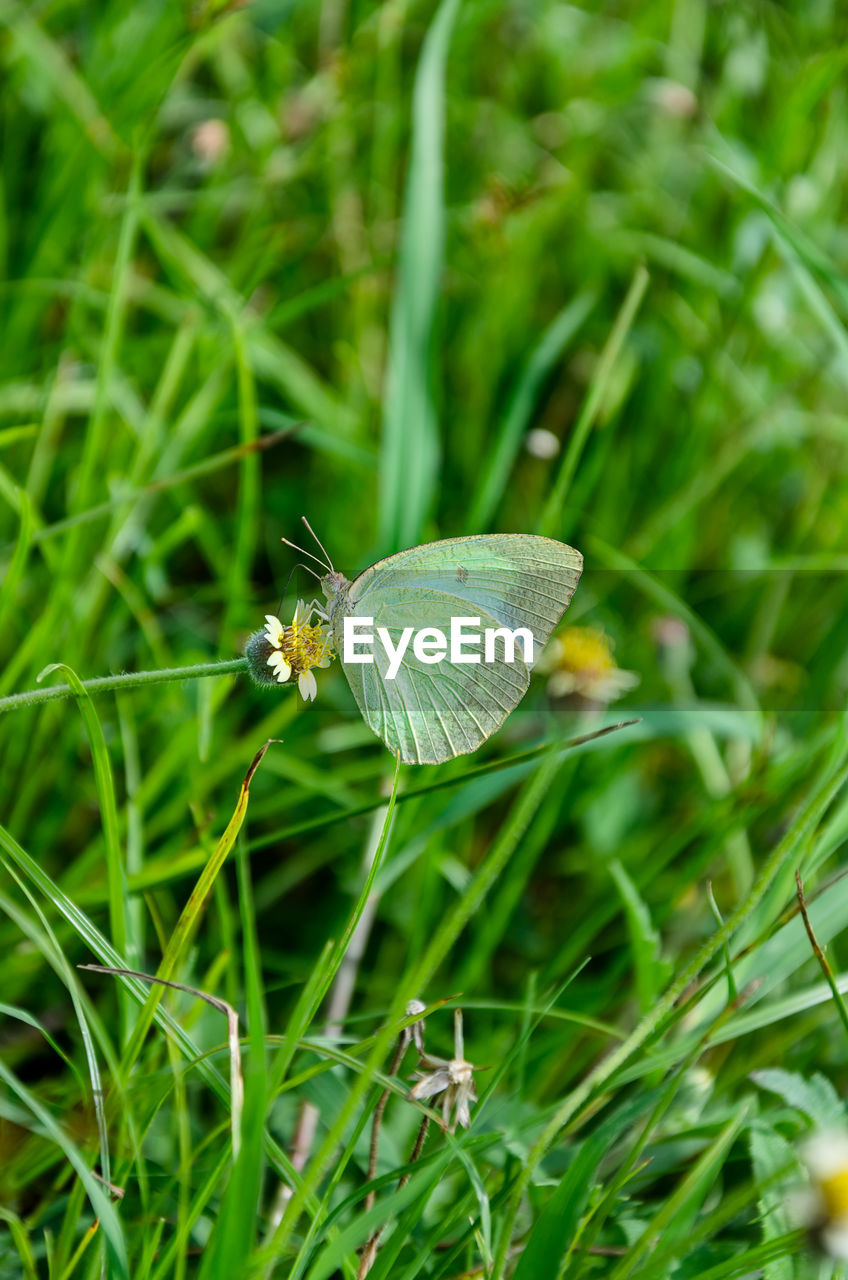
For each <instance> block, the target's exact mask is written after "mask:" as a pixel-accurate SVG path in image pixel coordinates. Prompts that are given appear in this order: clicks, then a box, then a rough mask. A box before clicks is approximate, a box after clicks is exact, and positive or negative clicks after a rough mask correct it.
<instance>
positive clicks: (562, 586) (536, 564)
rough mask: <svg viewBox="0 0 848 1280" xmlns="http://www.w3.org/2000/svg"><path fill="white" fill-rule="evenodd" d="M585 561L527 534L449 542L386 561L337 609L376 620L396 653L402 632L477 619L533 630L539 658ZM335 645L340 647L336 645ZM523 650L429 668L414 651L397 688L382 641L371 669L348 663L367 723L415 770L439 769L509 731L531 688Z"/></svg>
mask: <svg viewBox="0 0 848 1280" xmlns="http://www.w3.org/2000/svg"><path fill="white" fill-rule="evenodd" d="M581 567H582V557H581V556H580V553H579V552H578V551H575V550H574V549H573V548H572V547H568V546H565V544H564V543H561V542H555V541H553V540H552V539H550V538H538V537H534V536H532V535H529V534H524V535H521V534H488V535H481V536H479V537H471V538H449V539H446V540H444V541H442V542H432V543H428V544H426V545H425V546H421V547H413V548H411V549H410V550H408V551H400V552H398V553H397V554H396V555H392V556H388V557H386V559H384V560H380V561H378V562H377V564H374V565H372V566H371V568H370V569H366V570H365V572H364V573H361V574H360V575H359V577H358V578H356V579H354V581H353V582H352V583H350V584H349V586H348V587H347V588H346V589H345V592H344V593H343V595H342V596H340V598H339V601H338V604H337V606H336V615H338V614H339V613H341V614H343V615H344V614H346V615H348V616H357V617H373V618H374V628H375V630H376V628H377V627H385V628H386V630H387V631H388V632H389V634H390V636H391V638H392V641H393V643H394V644H395V645H397V643H398V641H399V639H400V635H401V632H402V631H403V629H404V628H405V627H412V628H414V630H415V631H416V632H417V631H418V630H419V629H421V628H424V627H428V628H429V627H434V628H438V629H439V630H440V631H442V632H444V634H445V635H446V636H449V635H450V630H451V618H453V617H475V618H476V617H479V618H480V628H481V630H485V629H486V628H489V627H492V628H500V627H502V628H507V629H509V630H511V631H513V630H516V629H517V628H519V627H526V628H528V629H529V630H530V631H531V632H532V634H533V639H534V650H535V652H536V653H538V652H539V651H540V650H541V648H542V646H543V645H544V644H545V642H546V641H547V639H548V637H549V636H550V634H551V631H552V630H553V628H554V627H555V626H556V624H557V622H558V621H559V619H560V617H561V616H562V614H563V613H564V612H565V610H566V608H567V607H568V604H569V601H570V600H571V596H572V594H573V592H574V588H575V587H576V585H577V581H578V578H579V577H580V571H581ZM337 647H339V646H338V645H337ZM521 652H522V650H521V646H520V645H518V646H517V649H516V653H515V660H514V661H513V662H507V661H506V658H505V652H504V645H503V641H502V640H498V641H497V642H496V648H495V660H494V661H492V662H480V663H474V664H467V665H465V664H463V665H458V664H455V663H451V662H450V661H449V660H448V659H447V658H446V659H445V660H444V661H442V662H441V663H439V664H427V663H424V662H421V661H420V660H419V659H418V658H416V656H415V654H414V653H413V650H412V645H411V644H410V645H409V647H408V648H407V650H406V653H405V654H404V658H403V662H402V664H401V666H400V669H399V670H398V673H397V676H396V677H395V679H394V680H390V679H388V675H387V672H388V667H389V658H388V656H387V655H386V653H385V650H384V648H383V646H382V645H381V644H380V643H379V641H377V642H375V644H374V646H373V655H374V662H373V664H370V665H366V664H362V665H360V664H353V663H345V662H343V663H342V665H343V667H344V671H345V675H346V676H347V679H348V682H349V684H350V686H351V689H352V690H353V694H354V697H355V698H356V701H357V703H358V705H359V709H360V711H361V712H362V715H363V718H364V720H365V722H366V724H368V725H369V726H370V728H371V729H373V731H374V732H375V733H376V734H377V735H378V736H379V737H380V738H382V739H383V741H384V742H385V743H386V745H387V746H388V747H389V748H390V750H392V751H399V752H400V755H401V759H402V760H404V761H405V762H407V763H411V764H438V763H440V762H441V761H443V760H450V759H452V758H453V757H454V756H458V755H464V754H466V753H468V752H471V751H475V750H476V749H477V747H479V746H480V744H481V743H482V742H485V740H486V739H487V738H488V737H490V736H491V735H492V734H493V733H494V732H495V730H496V729H498V728H499V727H500V725H501V724H503V721H504V720H505V719H506V717H507V716H508V715H509V713H510V711H512V710H513V708H514V707H515V706H516V705H517V704H518V702H519V701H520V700H521V698H522V697H523V695H524V693H525V692H526V690H527V686H528V684H529V682H530V672H529V669H528V667H527V665H526V664H525V663H524V662H523V660H522V657H521Z"/></svg>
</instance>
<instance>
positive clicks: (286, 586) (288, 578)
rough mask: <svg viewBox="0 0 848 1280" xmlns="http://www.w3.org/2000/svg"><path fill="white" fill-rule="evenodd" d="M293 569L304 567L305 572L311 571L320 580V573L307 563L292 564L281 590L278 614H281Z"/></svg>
mask: <svg viewBox="0 0 848 1280" xmlns="http://www.w3.org/2000/svg"><path fill="white" fill-rule="evenodd" d="M295 569H305V570H306V572H307V573H311V574H312V576H313V578H317V579H318V581H319V582H320V581H321V575H320V573H316V572H315V570H314V569H311V568H310V567H309V565H308V564H296V565H293V566H292V568H291V569H290V570H289V576H288V577H287V578H286V585H285V588H284V590H283V595H282V599H281V600H280V610H279V611H280V614H282V611H283V607H284V605H285V603H286V596H287V595H288V593H289V585H290V583H291V580H292V574H293V573H294V571H295Z"/></svg>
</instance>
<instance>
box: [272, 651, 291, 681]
mask: <svg viewBox="0 0 848 1280" xmlns="http://www.w3.org/2000/svg"><path fill="white" fill-rule="evenodd" d="M268 666H269V667H273V669H274V674H275V675H276V677H277V680H278V682H279V683H280V684H285V683H286V681H287V680H288V678H289V676H290V675H291V667H290V666H289V664H288V663H287V662H286V660H285V658H284V657H283V655H282V654H281V653H280V651H279V649H277V650H275V651H274V653H272V654H271V656H270V658H269V659H268Z"/></svg>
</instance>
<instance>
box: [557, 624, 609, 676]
mask: <svg viewBox="0 0 848 1280" xmlns="http://www.w3.org/2000/svg"><path fill="white" fill-rule="evenodd" d="M555 661H556V665H557V667H559V668H565V670H567V671H579V672H581V673H584V674H591V675H593V676H604V675H607V674H608V673H609V672H610V671H616V670H617V667H616V662H615V658H614V657H613V656H612V645H611V643H610V640H609V637H608V636H605V635H604V633H603V631H595V630H594V629H593V628H592V627H567V628H566V629H565V631H563V632H562V634H561V635H560V636H559V637H558V639H557V650H556V654H555Z"/></svg>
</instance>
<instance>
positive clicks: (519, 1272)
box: [512, 1132, 610, 1280]
mask: <svg viewBox="0 0 848 1280" xmlns="http://www.w3.org/2000/svg"><path fill="white" fill-rule="evenodd" d="M609 1148H610V1137H609V1134H607V1133H606V1132H601V1133H597V1134H595V1135H594V1136H593V1137H592V1138H589V1140H588V1141H587V1142H584V1143H583V1145H582V1146H581V1148H580V1150H579V1151H578V1153H577V1155H576V1156H575V1157H574V1159H573V1160H572V1162H571V1164H570V1165H569V1166H568V1169H567V1171H566V1174H565V1177H564V1178H563V1179H562V1181H561V1182H560V1184H559V1186H558V1187H557V1189H556V1191H555V1192H554V1194H553V1195H552V1196H551V1198H550V1200H549V1201H548V1203H547V1204H546V1205H545V1207H544V1209H543V1210H542V1212H541V1214H540V1215H539V1217H538V1219H537V1221H536V1224H535V1226H534V1227H533V1230H532V1231H531V1232H530V1236H529V1238H528V1240H527V1244H526V1246H525V1248H524V1251H523V1253H522V1254H521V1257H520V1258H519V1260H518V1266H517V1267H516V1268H515V1271H514V1272H513V1273H512V1280H538V1277H539V1276H550V1277H551V1278H552V1280H555V1277H556V1276H558V1275H559V1273H560V1267H561V1264H562V1261H563V1259H564V1257H565V1256H566V1254H567V1253H568V1250H569V1247H570V1245H571V1243H572V1239H573V1237H574V1234H575V1233H576V1231H577V1226H578V1223H579V1221H580V1216H581V1214H582V1213H583V1209H584V1207H585V1205H586V1201H587V1200H588V1198H589V1192H590V1191H591V1189H592V1182H593V1179H594V1176H595V1171H596V1170H597V1168H598V1165H599V1164H600V1163H601V1160H602V1159H603V1158H604V1156H605V1155H606V1154H607V1152H608V1151H609Z"/></svg>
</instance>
